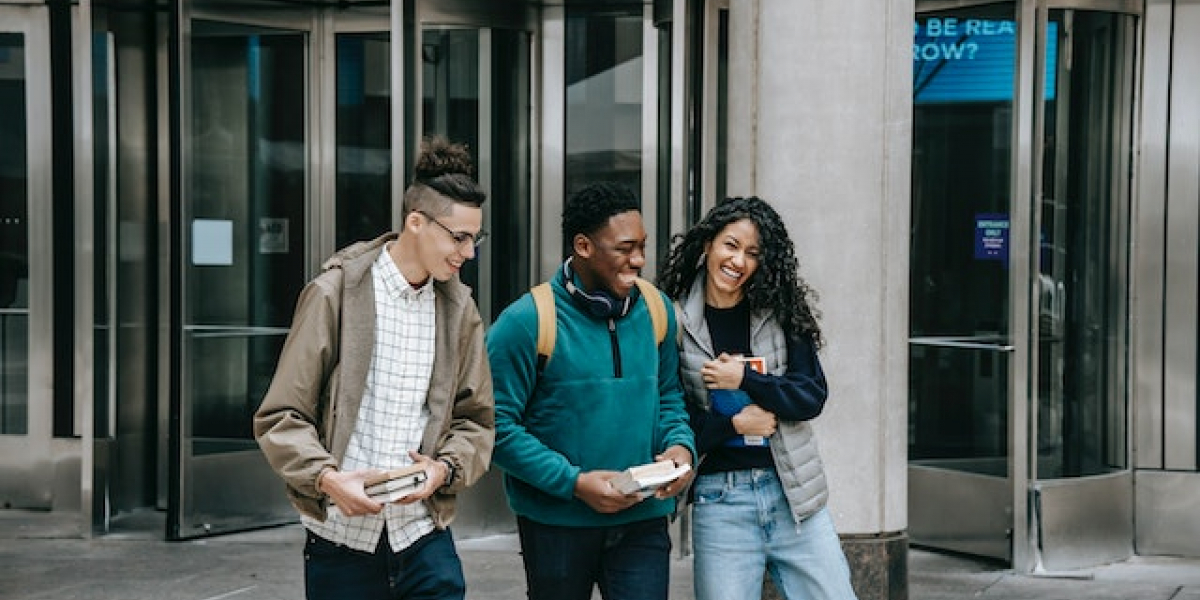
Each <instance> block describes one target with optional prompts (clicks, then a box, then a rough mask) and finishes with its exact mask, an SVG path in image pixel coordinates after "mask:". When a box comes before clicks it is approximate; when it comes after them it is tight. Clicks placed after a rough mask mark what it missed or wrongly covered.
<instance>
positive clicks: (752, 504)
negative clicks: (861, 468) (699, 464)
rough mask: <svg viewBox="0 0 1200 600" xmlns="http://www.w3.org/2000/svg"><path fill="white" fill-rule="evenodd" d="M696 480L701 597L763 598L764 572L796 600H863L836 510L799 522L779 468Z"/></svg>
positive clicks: (712, 599)
mask: <svg viewBox="0 0 1200 600" xmlns="http://www.w3.org/2000/svg"><path fill="white" fill-rule="evenodd" d="M693 486H694V487H693V490H694V492H695V504H694V505H693V507H692V547H693V550H694V552H695V559H694V562H693V573H694V579H695V584H696V600H744V599H745V598H758V597H759V596H760V595H761V594H762V585H763V572H764V570H765V571H766V572H768V573H770V574H771V578H772V579H773V580H774V582H775V587H776V589H778V591H779V593H780V594H782V595H783V597H784V598H787V599H789V600H800V599H803V600H854V599H855V595H854V589H853V588H852V587H850V567H849V564H847V562H846V555H845V554H844V553H843V552H842V545H841V541H840V540H839V539H838V536H837V531H836V530H835V529H834V527H833V519H831V518H830V516H829V512H828V510H827V509H825V508H822V509H821V510H819V511H817V512H816V513H814V514H812V515H811V516H809V517H808V518H807V519H805V520H804V521H803V522H801V523H796V520H795V519H794V518H793V517H792V512H791V508H790V507H789V505H788V501H787V498H786V497H785V496H784V494H783V486H782V485H781V484H780V482H779V475H778V474H777V473H776V472H775V470H774V469H745V470H740V471H729V472H724V473H711V474H706V475H701V476H699V477H697V478H696V481H695V483H694V484H693Z"/></svg>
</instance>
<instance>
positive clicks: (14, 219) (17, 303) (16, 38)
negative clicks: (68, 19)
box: [0, 33, 30, 435]
mask: <svg viewBox="0 0 1200 600" xmlns="http://www.w3.org/2000/svg"><path fill="white" fill-rule="evenodd" d="M25 54H26V53H25V36H24V34H22V33H0V112H2V113H3V114H5V115H8V117H6V118H5V119H4V120H3V121H0V232H3V234H2V235H0V435H25V434H27V433H29V205H30V202H29V157H28V148H27V146H28V144H27V140H28V133H27V131H26V110H25V106H26V85H25V79H26V78H25Z"/></svg>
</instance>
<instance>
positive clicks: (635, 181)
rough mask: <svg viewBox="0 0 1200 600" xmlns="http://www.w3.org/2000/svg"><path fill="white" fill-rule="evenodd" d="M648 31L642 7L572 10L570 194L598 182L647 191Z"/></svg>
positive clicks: (568, 53) (568, 114)
mask: <svg viewBox="0 0 1200 600" xmlns="http://www.w3.org/2000/svg"><path fill="white" fill-rule="evenodd" d="M642 28H643V17H642V13H641V7H640V6H637V7H636V8H635V9H634V10H633V11H631V12H629V13H627V14H616V15H614V14H612V11H611V10H606V12H605V13H604V14H594V13H590V12H586V9H575V8H573V7H572V6H570V5H568V7H567V19H566V83H567V94H566V102H567V107H566V121H567V124H566V127H567V134H566V136H567V139H566V167H565V173H564V180H565V185H566V189H565V190H564V193H565V194H566V195H570V194H571V193H572V192H574V191H575V190H577V189H579V188H581V187H583V186H585V185H587V184H589V183H592V182H595V181H616V182H619V183H622V184H625V185H626V186H628V187H629V188H630V189H632V190H634V192H637V193H639V194H640V192H641V189H642V188H641V182H642V71H643V69H644V68H645V65H644V64H643V61H642V55H643V49H642V46H643V43H642V39H643V38H642V36H643V32H642ZM564 243H565V242H564Z"/></svg>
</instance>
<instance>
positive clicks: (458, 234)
mask: <svg viewBox="0 0 1200 600" xmlns="http://www.w3.org/2000/svg"><path fill="white" fill-rule="evenodd" d="M414 212H417V213H420V214H421V216H422V217H425V218H426V219H429V220H430V221H433V222H434V223H436V224H437V226H438V227H441V228H442V229H443V230H444V231H445V232H446V233H448V234H450V239H452V240H454V245H455V246H459V247H461V246H466V245H468V244H470V245H471V246H473V247H475V248H478V247H479V246H481V245H482V244H483V243H484V242H486V241H487V239H488V232H486V231H484V230H482V229H480V230H479V232H478V233H467V232H465V231H455V230H453V229H450V228H449V227H446V225H445V224H443V223H442V222H441V221H439V220H437V219H435V218H433V215H430V214H429V213H427V212H425V211H423V210H418V211H414Z"/></svg>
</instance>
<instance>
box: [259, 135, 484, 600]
mask: <svg viewBox="0 0 1200 600" xmlns="http://www.w3.org/2000/svg"><path fill="white" fill-rule="evenodd" d="M470 172H471V160H470V156H469V154H467V151H466V148H465V147H463V146H461V145H455V144H450V143H449V142H448V141H446V140H445V139H443V138H434V139H432V140H426V142H425V144H423V147H422V152H421V155H420V156H419V157H418V159H417V166H416V179H415V181H414V182H413V184H412V185H411V186H409V188H408V189H407V190H406V191H405V194H404V204H403V210H404V224H403V228H402V229H401V231H400V232H399V233H390V234H387V235H384V236H381V237H379V238H378V239H375V240H373V241H370V242H360V243H358V244H355V245H352V246H350V247H349V248H346V249H345V250H342V251H340V252H338V253H337V254H336V255H334V257H333V258H331V259H330V260H328V261H326V263H325V265H324V268H325V270H324V272H323V273H322V274H321V275H320V276H318V277H317V278H316V279H314V280H313V281H311V282H309V284H308V285H307V286H306V287H305V288H304V291H303V292H301V294H300V298H299V301H298V302H297V306H296V313H295V317H294V318H293V321H292V328H291V331H290V332H289V333H288V338H287V342H286V343H285V344H284V347H283V352H282V354H281V356H280V358H279V365H278V367H277V369H276V372H275V377H274V379H273V380H272V382H271V386H270V389H269V390H268V391H267V395H266V397H265V398H264V399H263V402H262V405H261V407H260V408H259V409H258V411H257V414H256V415H255V418H254V433H255V437H256V438H257V439H258V443H259V445H260V446H261V447H262V449H263V452H264V454H265V455H266V457H267V460H268V462H270V464H271V466H272V467H273V468H274V469H275V471H276V472H278V473H279V475H280V476H281V477H282V478H283V479H284V481H285V482H286V484H287V491H288V494H289V496H290V497H291V499H292V502H293V504H294V505H295V506H296V508H297V510H299V512H300V513H301V520H302V522H303V523H304V526H305V529H306V530H307V541H306V544H305V548H304V577H305V592H306V595H307V597H308V598H309V599H310V600H326V599H335V598H361V599H380V600H383V599H397V598H445V599H461V598H463V597H464V589H465V584H464V581H463V573H462V565H461V563H460V561H459V558H458V554H457V551H456V550H455V547H454V542H453V538H452V537H451V535H450V531H449V529H448V526H449V524H450V522H451V520H452V519H453V518H454V505H455V496H456V494H457V493H458V492H459V491H461V490H463V488H465V487H466V486H468V485H471V484H473V483H474V482H475V481H476V480H478V479H479V477H480V476H482V475H483V473H484V471H486V469H487V466H488V463H489V460H490V458H491V452H492V445H493V442H494V437H495V433H494V423H495V422H494V408H493V399H492V381H491V374H490V371H489V369H488V361H487V355H486V351H485V349H484V340H483V323H482V321H481V319H480V317H479V311H478V309H477V308H476V306H475V303H474V301H473V300H472V299H471V293H470V290H469V289H468V288H467V286H465V285H464V284H463V283H462V282H460V281H459V280H458V278H457V274H458V272H459V270H460V269H461V268H462V266H463V264H464V263H465V262H466V261H468V260H470V259H472V258H474V257H475V248H476V246H478V245H479V244H480V243H482V242H483V240H484V239H485V237H486V234H485V233H484V232H483V231H482V230H481V228H480V226H481V224H482V222H483V210H482V208H481V206H482V204H483V202H484V201H485V199H486V195H485V194H484V192H483V190H482V188H480V186H479V184H478V183H477V182H476V181H475V180H474V179H473V178H472V177H471V173H470ZM411 465H419V466H420V467H421V468H422V471H423V472H424V475H425V477H426V479H425V483H424V486H423V487H421V488H419V489H417V491H415V492H412V493H410V494H408V495H407V496H404V497H402V498H400V499H398V500H397V501H395V502H391V503H381V502H379V501H377V500H375V499H373V498H372V497H370V496H368V495H367V492H366V490H365V486H364V482H365V481H366V480H367V478H369V477H372V476H374V475H377V474H379V473H381V472H382V471H383V470H386V469H394V468H399V467H406V466H411Z"/></svg>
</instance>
